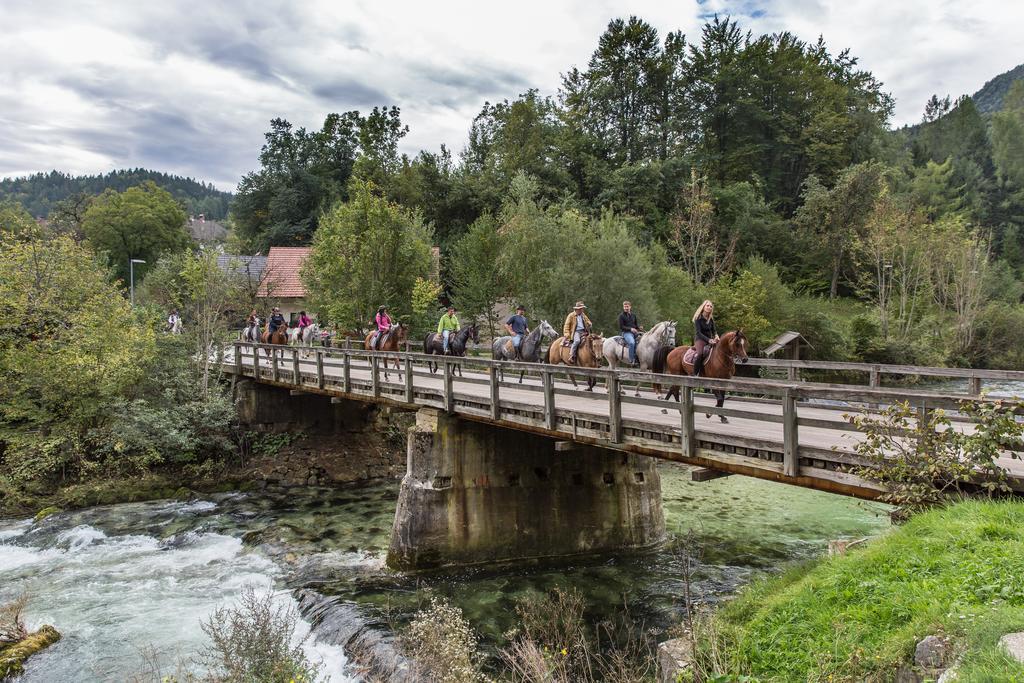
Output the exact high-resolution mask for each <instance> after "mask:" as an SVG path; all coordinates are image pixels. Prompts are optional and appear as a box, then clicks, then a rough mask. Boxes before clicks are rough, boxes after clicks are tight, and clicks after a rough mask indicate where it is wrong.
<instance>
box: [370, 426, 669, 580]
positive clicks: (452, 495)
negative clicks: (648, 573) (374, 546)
mask: <svg viewBox="0 0 1024 683" xmlns="http://www.w3.org/2000/svg"><path fill="white" fill-rule="evenodd" d="M558 443H559V442H557V441H555V440H554V439H550V438H547V437H543V436H538V435H535V434H530V433H526V432H519V431H514V430H509V429H504V428H501V427H496V426H492V425H488V424H482V423H478V422H473V421H470V420H461V419H459V418H457V417H454V416H451V415H447V414H445V413H443V412H441V411H437V410H433V409H421V410H420V411H419V412H418V413H417V415H416V425H415V426H414V427H412V428H410V430H409V434H408V452H407V458H408V463H407V471H406V475H405V478H404V479H403V480H402V489H401V493H400V494H399V499H398V507H397V510H396V512H395V522H394V527H393V529H392V533H391V547H390V550H389V552H388V565H389V566H391V567H392V568H395V569H402V570H417V569H430V568H435V567H444V566H452V565H464V564H481V563H493V562H507V561H516V560H526V559H538V558H555V557H567V556H573V555H580V554H591V553H602V552H608V551H615V550H623V549H637V548H643V547H646V546H650V545H653V544H655V543H657V542H659V541H661V540H662V538H663V537H664V535H665V519H664V515H663V513H662V508H661V479H660V477H659V475H658V470H657V467H656V461H655V460H654V459H653V458H647V457H644V456H636V455H631V454H627V453H621V452H617V451H610V450H605V449H601V448H596V447H593V446H587V445H578V446H577V447H576V448H574V449H573V450H571V451H568V452H566V451H563V450H559V449H558V448H557V444H558Z"/></svg>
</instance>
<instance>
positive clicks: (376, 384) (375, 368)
mask: <svg viewBox="0 0 1024 683" xmlns="http://www.w3.org/2000/svg"><path fill="white" fill-rule="evenodd" d="M370 387H371V388H372V389H373V395H374V397H375V398H376V397H377V396H380V357H379V356H378V355H377V354H373V355H372V356H370Z"/></svg>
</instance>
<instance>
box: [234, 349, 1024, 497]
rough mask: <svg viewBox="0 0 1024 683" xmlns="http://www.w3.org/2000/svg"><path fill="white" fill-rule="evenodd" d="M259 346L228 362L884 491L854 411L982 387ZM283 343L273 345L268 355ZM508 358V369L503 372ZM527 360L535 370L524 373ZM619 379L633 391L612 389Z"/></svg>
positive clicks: (284, 382)
mask: <svg viewBox="0 0 1024 683" xmlns="http://www.w3.org/2000/svg"><path fill="white" fill-rule="evenodd" d="M253 348H254V345H251V344H245V343H241V342H237V343H236V344H235V345H234V348H233V349H231V350H229V351H227V352H226V354H225V357H224V361H223V369H224V371H225V372H228V373H234V374H236V375H239V376H244V377H252V378H257V380H258V381H260V382H264V383H270V384H274V385H277V386H281V387H286V388H289V389H292V390H294V391H302V392H305V393H319V394H325V395H330V396H333V397H337V399H338V400H342V399H352V400H359V401H371V402H378V403H385V404H391V405H395V406H399V407H403V408H408V409H415V408H421V407H433V408H438V409H441V410H446V411H448V412H451V413H455V414H458V415H459V416H461V417H465V418H467V419H471V420H477V421H482V422H487V423H492V424H496V425H500V426H503V427H508V428H512V429H520V430H526V431H531V432H535V433H540V434H545V435H549V436H552V437H556V438H558V439H561V440H563V441H565V442H566V443H565V445H564V447H565V448H566V449H571V443H573V442H580V443H589V444H597V445H600V446H603V447H607V448H612V449H619V450H624V451H630V452H635V453H640V454H644V455H649V456H653V457H658V458H663V459H667V460H674V461H680V462H686V463H689V464H693V465H699V466H703V467H707V468H710V469H713V470H717V471H721V472H726V473H736V474H744V475H748V476H754V477H759V478H763V479H770V480H774V481H780V482H785V483H789V484H794V485H798V486H805V487H809V488H815V489H820V490H826V491H832V492H835V493H843V494H847V495H854V496H858V497H862V498H874V497H876V496H877V495H878V493H879V488H878V487H877V486H876V485H875V484H873V483H871V482H869V481H867V480H865V479H863V478H861V477H858V476H856V475H854V474H852V473H851V472H850V471H849V470H850V469H851V468H852V467H855V466H857V465H860V464H863V461H862V460H861V459H860V457H859V456H858V455H857V454H856V453H855V451H854V444H855V443H856V442H857V440H859V439H862V438H863V434H861V433H860V432H858V431H857V429H856V428H855V427H854V426H853V425H851V424H850V422H849V421H848V420H847V419H846V418H845V417H844V416H845V415H847V414H855V413H857V412H860V411H868V410H870V408H869V406H873V405H885V404H891V403H894V402H896V401H909V402H910V403H911V405H913V406H915V407H916V408H917V409H918V410H933V409H945V410H948V411H955V410H956V408H957V407H958V406H959V404H960V403H959V402H960V401H961V400H963V399H972V398H973V399H975V400H976V398H977V397H972V396H970V395H967V394H963V395H957V394H939V393H932V392H913V391H906V390H892V389H882V388H879V387H877V386H869V387H862V386H855V385H825V384H814V383H805V382H792V381H787V382H779V381H769V380H756V379H745V380H710V379H701V380H695V379H693V378H689V377H676V376H667V375H660V376H658V379H659V381H661V382H662V385H663V387H668V386H679V387H681V394H682V399H683V400H682V401H681V402H680V403H676V402H674V401H673V402H672V403H667V402H666V401H664V400H657V399H656V398H655V397H654V394H653V393H652V391H651V390H650V388H649V386H650V384H649V383H650V382H651V380H652V378H654V376H653V375H651V374H650V373H641V372H637V371H621V370H620V371H618V372H613V371H611V370H609V369H606V368H605V369H596V370H591V369H582V368H566V367H564V366H550V365H541V364H528V363H510V362H496V361H491V360H485V359H480V358H446V359H444V360H443V361H442V362H441V369H440V370H439V371H438V372H437V374H431V373H430V372H429V370H428V368H427V362H428V359H430V360H437V359H436V357H433V358H431V357H428V356H425V355H422V354H415V353H403V354H399V355H398V358H399V362H400V365H401V370H402V372H399V371H396V369H395V368H394V367H393V363H394V362H395V361H394V359H395V354H390V355H389V359H390V362H391V363H392V367H391V368H390V369H389V370H388V372H387V374H385V371H384V368H383V360H384V356H383V354H375V353H369V352H365V351H355V350H346V349H320V348H316V349H314V350H312V351H306V352H305V353H306V354H307V357H303V352H300V351H299V350H297V349H293V348H288V347H276V348H275V347H266V346H261V347H259V348H260V353H259V357H258V361H257V363H255V367H254V362H253V361H254V356H253V354H252V351H253ZM272 349H273V350H274V351H275V353H274V355H273V356H267V355H266V353H267V352H268V351H269V350H272ZM239 351H240V352H239ZM458 369H461V370H462V372H463V374H462V376H461V377H460V376H459V374H458ZM499 369H501V370H504V372H505V379H504V381H503V380H502V379H501V377H500V372H499ZM520 370H522V371H525V372H526V373H527V376H526V378H525V379H524V381H523V383H522V384H519V383H518V381H517V380H518V375H519V371H520ZM1022 374H1024V373H1022ZM570 377H574V378H575V379H576V381H577V382H579V383H580V387H579V388H574V387H573V385H572V384H571V381H570V380H569V379H568V378H570ZM587 378H594V379H597V380H599V384H598V386H597V387H595V389H594V390H593V391H592V392H588V391H586V390H585V385H586V380H587ZM638 382H639V383H642V385H643V392H642V396H641V397H639V398H637V397H634V395H633V393H634V386H635V384H636V383H638ZM872 383H874V382H872ZM609 387H611V388H612V389H614V388H616V387H621V388H622V390H623V391H624V392H625V393H621V394H620V392H619V391H611V392H609ZM697 387H705V388H715V389H718V388H721V389H725V390H727V391H728V392H730V394H731V395H730V398H729V400H728V401H727V402H726V404H725V407H724V408H721V409H718V408H715V406H714V398H713V397H712V396H711V395H709V394H703V393H698V392H697V391H695V389H696V388H697ZM972 388H973V387H972ZM736 393H741V394H742V395H741V396H737V395H735V394H736ZM708 413H710V414H711V417H710V418H708V417H706V416H705V415H706V414H708ZM718 415H725V416H727V417H728V419H729V423H728V424H723V423H722V422H720V420H719V418H718V417H717V416H718ZM954 419H956V420H957V422H956V425H957V428H960V429H970V428H971V425H970V422H969V421H967V420H966V419H964V418H959V417H955V418H954ZM1000 464H1001V465H1002V466H1003V467H1004V468H1005V469H1006V470H1007V472H1008V473H1009V480H1010V484H1011V486H1012V487H1013V488H1014V489H1016V490H1018V491H1022V492H1024V462H1022V461H1021V460H1018V459H1014V458H1012V457H1011V456H1010V455H1009V454H1008V455H1007V456H1006V457H1005V458H1003V459H1002V460H1001V462H1000Z"/></svg>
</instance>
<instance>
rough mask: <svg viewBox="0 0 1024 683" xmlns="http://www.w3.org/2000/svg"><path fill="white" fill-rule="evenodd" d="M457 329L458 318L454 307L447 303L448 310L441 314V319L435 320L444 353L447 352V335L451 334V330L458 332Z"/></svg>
mask: <svg viewBox="0 0 1024 683" xmlns="http://www.w3.org/2000/svg"><path fill="white" fill-rule="evenodd" d="M459 329H460V326H459V319H458V318H456V317H455V307H454V306H451V305H449V306H448V312H447V313H445V314H444V315H442V316H441V319H440V320H439V321H438V322H437V333H438V334H439V335H441V342H442V345H443V347H444V353H445V354H446V355H447V353H448V337H450V336H451V333H452V332H458V331H459Z"/></svg>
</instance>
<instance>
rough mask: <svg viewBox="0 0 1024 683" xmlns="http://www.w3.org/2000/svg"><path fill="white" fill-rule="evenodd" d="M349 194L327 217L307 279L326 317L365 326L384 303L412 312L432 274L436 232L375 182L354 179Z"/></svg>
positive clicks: (306, 269) (314, 304)
mask: <svg viewBox="0 0 1024 683" xmlns="http://www.w3.org/2000/svg"><path fill="white" fill-rule="evenodd" d="M349 196H350V199H349V201H347V202H343V203H338V204H336V205H335V206H334V208H332V209H331V210H330V211H329V212H328V213H327V214H325V215H324V217H323V219H322V220H321V224H320V229H319V230H317V232H316V235H315V236H314V238H313V249H312V251H311V252H310V255H309V258H308V259H307V260H306V262H305V265H304V266H303V269H302V278H303V280H304V281H305V283H306V287H307V289H308V291H309V298H310V306H311V307H312V308H313V309H314V310H316V311H318V312H319V314H320V315H321V316H323V317H325V318H327V319H328V320H330V321H331V322H333V323H336V324H339V325H347V326H351V327H353V328H355V329H357V330H363V329H365V328H366V327H367V326H368V325H369V324H370V320H371V319H372V318H373V314H374V312H375V311H376V309H377V307H378V306H380V305H386V306H388V308H390V309H391V310H392V312H393V313H394V314H396V315H408V313H409V311H410V310H411V305H412V291H413V286H414V284H415V282H416V278H418V277H419V278H424V279H425V278H428V277H429V276H430V269H431V264H432V259H431V253H430V246H431V244H430V243H431V232H430V228H429V227H428V226H427V225H426V224H424V222H423V220H422V218H421V217H420V216H419V215H418V214H414V213H411V212H410V211H408V210H406V209H403V208H401V207H399V206H397V205H395V204H393V203H391V202H389V201H388V200H387V199H386V198H384V197H382V196H381V195H380V193H379V191H378V190H377V188H376V187H375V186H374V185H373V184H372V183H369V182H363V181H359V180H353V181H352V184H351V185H350V187H349Z"/></svg>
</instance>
